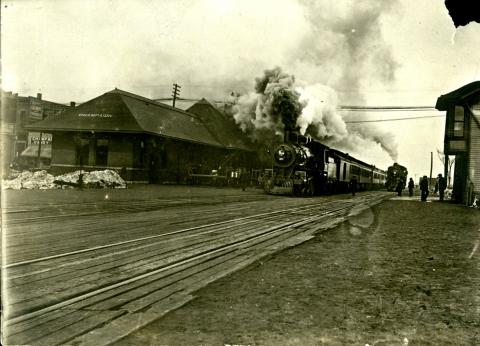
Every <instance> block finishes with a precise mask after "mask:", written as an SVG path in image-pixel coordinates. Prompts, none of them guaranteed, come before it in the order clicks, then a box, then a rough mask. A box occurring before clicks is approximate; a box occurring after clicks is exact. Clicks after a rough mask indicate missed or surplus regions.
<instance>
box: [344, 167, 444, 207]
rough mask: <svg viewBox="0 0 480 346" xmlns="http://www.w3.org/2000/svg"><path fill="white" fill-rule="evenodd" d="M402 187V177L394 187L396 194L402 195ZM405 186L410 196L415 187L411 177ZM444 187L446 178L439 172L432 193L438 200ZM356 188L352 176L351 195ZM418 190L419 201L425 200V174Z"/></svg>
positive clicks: (442, 195)
mask: <svg viewBox="0 0 480 346" xmlns="http://www.w3.org/2000/svg"><path fill="white" fill-rule="evenodd" d="M404 187H405V181H404V180H402V179H399V181H398V184H397V188H396V191H397V194H398V195H399V196H401V195H402V191H403V189H404ZM407 187H408V195H409V196H410V197H412V196H413V190H414V188H415V183H414V182H413V179H412V178H410V180H409V181H408V185H407ZM446 188H447V179H446V178H444V177H443V176H442V175H441V174H439V175H438V177H437V181H436V183H435V190H434V193H435V194H437V193H438V196H439V199H440V201H443V198H444V196H445V190H446ZM356 190H357V177H355V176H353V177H352V178H351V180H350V191H351V192H352V196H355V192H356ZM420 191H421V197H420V199H421V201H422V202H426V201H427V197H428V195H429V194H430V191H429V186H428V178H427V176H426V175H424V176H423V177H422V179H421V180H420Z"/></svg>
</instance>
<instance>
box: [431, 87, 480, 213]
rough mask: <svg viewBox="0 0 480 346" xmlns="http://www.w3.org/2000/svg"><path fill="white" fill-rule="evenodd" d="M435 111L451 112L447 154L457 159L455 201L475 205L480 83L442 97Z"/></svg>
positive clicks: (479, 182)
mask: <svg viewBox="0 0 480 346" xmlns="http://www.w3.org/2000/svg"><path fill="white" fill-rule="evenodd" d="M435 108H436V109H438V110H440V111H446V112H447V119H446V122H445V138H444V153H445V155H446V158H447V157H448V156H447V155H452V156H455V170H454V183H453V191H452V198H453V199H454V200H455V201H457V202H459V203H465V204H468V205H471V203H472V202H473V199H474V196H475V195H476V196H477V198H478V197H480V81H477V82H473V83H470V84H467V85H464V86H462V87H461V88H459V89H457V90H454V91H452V92H450V93H448V94H445V95H442V96H440V97H439V98H438V99H437V104H436V106H435ZM447 167H448V162H446V164H445V176H447V169H448V168H447Z"/></svg>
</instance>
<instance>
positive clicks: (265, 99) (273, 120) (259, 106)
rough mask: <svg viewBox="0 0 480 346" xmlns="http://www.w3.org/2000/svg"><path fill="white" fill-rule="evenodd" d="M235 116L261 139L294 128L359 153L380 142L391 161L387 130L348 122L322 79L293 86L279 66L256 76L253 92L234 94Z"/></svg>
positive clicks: (277, 137)
mask: <svg viewBox="0 0 480 346" xmlns="http://www.w3.org/2000/svg"><path fill="white" fill-rule="evenodd" d="M302 84H303V85H302ZM234 118H235V121H236V122H237V123H238V124H239V125H240V127H241V128H242V130H244V131H245V132H247V133H248V134H249V135H250V137H251V138H252V139H253V140H254V141H256V142H260V143H265V144H271V143H272V142H275V141H280V140H281V139H282V138H283V133H284V130H287V129H288V130H298V131H299V132H301V133H302V134H307V135H310V136H311V137H313V138H316V139H318V140H321V141H322V142H324V143H325V144H327V145H330V146H332V147H335V148H337V149H340V150H345V151H348V152H350V153H355V154H360V155H361V154H362V151H363V153H364V151H365V149H366V148H368V147H371V146H376V145H379V146H380V147H381V148H382V149H383V150H384V151H386V152H387V153H388V154H389V155H390V157H391V158H392V159H393V160H396V158H397V150H396V144H395V142H394V141H393V139H392V136H391V135H390V134H388V133H384V132H382V131H379V130H378V129H376V128H375V127H374V126H372V124H369V126H361V125H355V126H352V125H350V126H347V124H346V123H345V121H344V119H343V118H342V116H341V112H340V109H339V105H338V97H337V94H336V92H335V90H333V89H332V88H330V87H327V86H324V85H321V84H315V85H306V84H305V83H299V85H296V84H295V78H294V77H293V76H291V75H289V74H287V73H284V72H282V70H281V69H280V68H278V67H277V68H275V69H272V70H266V71H265V73H264V75H263V76H262V77H261V78H257V79H256V86H255V92H251V93H249V94H246V95H243V96H240V97H239V98H238V100H237V104H236V106H235V107H234Z"/></svg>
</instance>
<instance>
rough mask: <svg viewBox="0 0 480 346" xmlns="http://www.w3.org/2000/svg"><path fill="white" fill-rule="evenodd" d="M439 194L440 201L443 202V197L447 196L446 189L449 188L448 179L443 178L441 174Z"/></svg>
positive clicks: (439, 176) (439, 177)
mask: <svg viewBox="0 0 480 346" xmlns="http://www.w3.org/2000/svg"><path fill="white" fill-rule="evenodd" d="M437 181H438V193H439V195H440V200H441V201H443V196H444V194H445V189H446V188H447V179H445V178H444V177H442V175H441V174H439V175H438V179H437Z"/></svg>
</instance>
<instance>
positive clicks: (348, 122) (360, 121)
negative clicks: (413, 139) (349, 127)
mask: <svg viewBox="0 0 480 346" xmlns="http://www.w3.org/2000/svg"><path fill="white" fill-rule="evenodd" d="M443 117H445V115H427V116H423V117H405V118H393V119H376V120H352V121H345V124H357V123H378V122H383V121H400V120H414V119H426V118H443Z"/></svg>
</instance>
